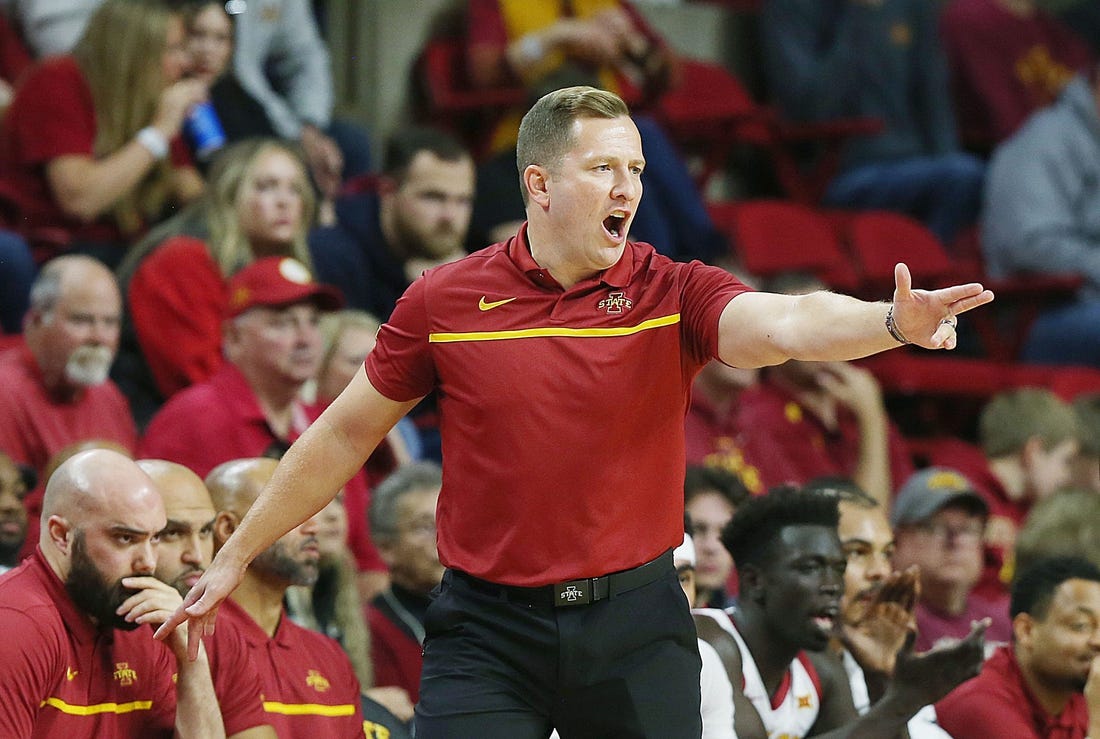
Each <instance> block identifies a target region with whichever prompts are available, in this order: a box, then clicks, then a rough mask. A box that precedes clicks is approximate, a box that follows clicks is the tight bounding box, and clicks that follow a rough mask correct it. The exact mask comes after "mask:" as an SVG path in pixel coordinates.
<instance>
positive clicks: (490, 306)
mask: <svg viewBox="0 0 1100 739" xmlns="http://www.w3.org/2000/svg"><path fill="white" fill-rule="evenodd" d="M513 300H515V298H505V299H504V300H494V301H493V302H491V303H490V302H488V301H487V300H485V296H484V295H482V296H481V300H479V301H477V307H478V308H480V309H481V310H492V309H493V308H499V307H500V306H502V305H504V304H505V303H511V302H512V301H513Z"/></svg>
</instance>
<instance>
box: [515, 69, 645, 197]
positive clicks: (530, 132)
mask: <svg viewBox="0 0 1100 739" xmlns="http://www.w3.org/2000/svg"><path fill="white" fill-rule="evenodd" d="M629 115H630V109H629V108H627V107H626V103H624V102H623V99H622V98H621V97H619V96H618V95H616V94H615V93H613V92H608V91H606V90H598V89H596V88H595V87H585V86H578V87H563V88H562V89H560V90H554V91H553V92H550V93H547V94H545V95H543V96H542V97H541V98H539V99H538V101H537V102H536V103H535V104H534V105H532V106H531V109H530V110H529V111H527V114H526V115H525V116H523V120H522V121H521V122H520V124H519V139H518V140H517V142H516V166H517V167H518V169H519V176H520V183H521V185H520V190H521V192H522V193H523V202H524V203H526V202H527V188H526V187H523V185H522V181H523V172H524V171H525V170H526V169H527V168H528V167H529V166H531V165H532V164H537V165H541V166H544V167H550V168H553V167H555V166H557V165H558V164H559V163H560V162H561V160H562V157H564V156H565V153H566V152H567V151H569V148H570V147H571V146H573V139H574V136H573V121H575V120H578V119H581V118H621V117H623V116H629Z"/></svg>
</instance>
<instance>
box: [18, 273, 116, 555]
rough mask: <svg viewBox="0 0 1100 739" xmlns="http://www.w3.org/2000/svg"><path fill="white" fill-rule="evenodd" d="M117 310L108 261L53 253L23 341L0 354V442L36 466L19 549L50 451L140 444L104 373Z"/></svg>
mask: <svg viewBox="0 0 1100 739" xmlns="http://www.w3.org/2000/svg"><path fill="white" fill-rule="evenodd" d="M5 289H6V288H5ZM121 314H122V297H121V296H120V295H119V292H118V285H117V284H116V282H115V277H114V275H113V274H112V273H111V271H110V270H109V269H107V268H106V267H105V266H103V264H102V263H101V262H98V261H96V260H94V259H92V258H91V257H84V256H72V255H70V256H63V257H58V258H57V259H54V260H52V261H50V262H48V263H47V264H46V265H45V266H43V268H42V271H41V272H39V274H38V277H37V278H36V279H35V281H34V285H33V286H32V288H31V306H30V310H28V311H27V315H26V317H25V319H24V321H23V338H24V340H25V346H20V347H16V348H13V349H9V350H8V351H7V352H5V353H3V354H0V449H3V450H4V451H5V452H7V453H8V454H10V455H11V457H12V458H13V459H14V460H15V461H16V462H18V463H20V464H26V465H30V466H31V467H33V468H34V470H35V471H36V472H37V473H38V475H39V478H40V482H41V485H40V486H39V487H37V488H36V489H35V490H33V491H31V492H30V494H29V495H28V496H27V498H26V500H25V501H24V502H25V504H26V506H27V511H28V513H29V514H30V528H29V529H28V531H27V542H26V544H25V545H24V548H23V553H24V554H30V552H32V551H33V550H34V545H35V543H36V542H37V541H38V513H39V510H40V509H41V506H42V488H43V487H44V486H45V484H46V480H45V475H44V474H43V473H44V472H45V470H46V466H47V464H48V463H49V461H50V459H51V458H53V456H54V455H55V454H57V453H58V452H59V451H61V450H62V449H64V448H66V447H68V446H70V445H72V444H75V443H77V442H80V441H84V440H87V439H102V440H107V441H112V442H116V443H118V444H120V445H121V446H123V447H124V448H126V449H130V450H132V449H133V448H134V447H135V446H136V445H137V430H136V429H135V428H134V422H133V420H132V419H131V417H130V406H129V404H128V403H127V402H126V398H124V397H123V395H122V393H121V392H120V391H119V389H118V388H117V387H116V386H115V384H114V383H113V382H111V380H110V379H109V378H108V376H107V373H108V371H109V370H110V369H111V363H112V362H113V361H114V359H115V352H116V351H117V350H118V327H119V317H120V316H121Z"/></svg>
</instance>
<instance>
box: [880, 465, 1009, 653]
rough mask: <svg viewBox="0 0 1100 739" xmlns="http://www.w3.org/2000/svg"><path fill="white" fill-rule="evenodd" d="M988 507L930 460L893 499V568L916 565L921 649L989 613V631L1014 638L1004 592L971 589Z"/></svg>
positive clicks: (961, 633) (962, 632) (957, 635)
mask: <svg viewBox="0 0 1100 739" xmlns="http://www.w3.org/2000/svg"><path fill="white" fill-rule="evenodd" d="M988 518H989V506H988V505H986V503H985V501H984V500H983V499H982V497H981V496H980V495H978V493H977V492H975V490H974V486H973V485H972V484H971V483H970V481H969V480H967V479H966V478H965V477H963V476H962V475H960V474H959V473H958V472H956V471H955V470H952V469H948V468H945V467H928V468H926V469H923V470H921V471H920V472H917V473H915V474H914V475H913V476H912V477H910V478H909V479H908V480H907V481H906V483H905V485H904V486H902V488H901V490H900V491H899V492H898V497H897V499H896V500H895V501H894V507H893V510H892V511H891V513H890V523H891V524H892V525H893V527H894V569H897V570H905V569H907V568H909V567H911V566H913V565H917V566H918V567H920V581H921V587H920V602H919V603H918V604H917V610H916V615H917V640H916V643H915V645H914V646H915V648H916V649H917V650H918V651H925V650H928V649H931V648H932V647H933V646H935V645H936V644H937V643H939V642H941V641H946V642H953V641H956V640H958V639H962V638H963V637H965V636H966V635H967V633H969V631H970V627H971V624H973V623H974V622H976V621H979V620H981V619H983V618H987V617H988V618H989V619H991V624H990V626H989V629H988V631H987V632H986V638H987V639H988V640H989V641H992V642H1001V643H1007V642H1008V641H1009V639H1010V638H1011V628H1010V625H1009V623H1008V608H1007V606H1008V603H1007V598H1005V597H1003V596H1002V597H999V598H995V599H989V598H985V597H983V596H981V595H979V594H977V593H975V592H974V587H975V586H976V585H977V584H978V579H979V578H980V577H981V574H982V535H983V534H984V532H985V526H986V521H987V520H988Z"/></svg>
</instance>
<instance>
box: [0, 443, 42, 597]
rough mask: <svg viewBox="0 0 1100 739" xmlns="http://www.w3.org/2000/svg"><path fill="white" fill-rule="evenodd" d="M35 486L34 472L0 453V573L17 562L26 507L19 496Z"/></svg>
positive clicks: (25, 521) (25, 519)
mask: <svg viewBox="0 0 1100 739" xmlns="http://www.w3.org/2000/svg"><path fill="white" fill-rule="evenodd" d="M34 485H35V476H34V473H33V472H31V471H30V468H28V467H20V466H19V465H17V464H16V463H15V462H14V461H13V460H12V458H11V457H9V456H8V455H7V454H4V453H3V452H0V575H2V574H4V573H5V572H7V571H8V570H10V569H11V568H12V567H15V566H16V565H17V564H19V550H20V549H22V548H23V540H24V539H26V537H27V508H26V506H24V505H23V498H25V497H26V496H27V493H29V492H30V491H31V489H32V488H33V487H34Z"/></svg>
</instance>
